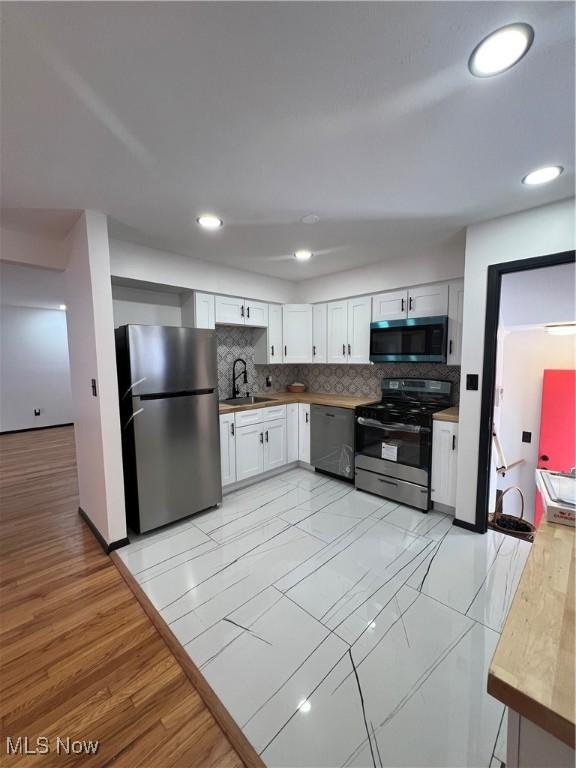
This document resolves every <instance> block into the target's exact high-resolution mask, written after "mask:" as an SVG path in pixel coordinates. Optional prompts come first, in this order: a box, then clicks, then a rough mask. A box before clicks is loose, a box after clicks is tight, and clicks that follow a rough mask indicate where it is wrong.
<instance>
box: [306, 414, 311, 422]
mask: <svg viewBox="0 0 576 768" xmlns="http://www.w3.org/2000/svg"><path fill="white" fill-rule="evenodd" d="M309 418H310V414H309V413H308V411H306V424H308V420H309Z"/></svg>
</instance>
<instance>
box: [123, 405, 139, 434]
mask: <svg viewBox="0 0 576 768" xmlns="http://www.w3.org/2000/svg"><path fill="white" fill-rule="evenodd" d="M143 411H144V408H138V410H137V411H134V413H133V414H132V416H130V418H129V419H128V421H127V422H126V424H124V426H123V427H122V431H124V430H125V429H127V428H128V425H129V424H130V422H131V421H132V419H133V418H134V417H135V416H138V414H139V413H142V412H143Z"/></svg>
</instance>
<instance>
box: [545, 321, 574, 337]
mask: <svg viewBox="0 0 576 768" xmlns="http://www.w3.org/2000/svg"><path fill="white" fill-rule="evenodd" d="M544 330H545V331H546V333H550V334H552V336H572V335H574V334H576V323H554V324H552V325H545V326H544Z"/></svg>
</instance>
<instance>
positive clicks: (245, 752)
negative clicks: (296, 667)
mask: <svg viewBox="0 0 576 768" xmlns="http://www.w3.org/2000/svg"><path fill="white" fill-rule="evenodd" d="M110 559H111V560H112V562H113V563H114V565H115V566H116V568H117V569H118V570H119V571H120V574H121V575H122V577H123V579H124V581H125V582H126V584H127V585H128V587H129V588H130V590H131V591H132V592H133V594H134V596H135V597H136V599H137V600H138V602H139V603H140V605H141V606H142V608H143V609H144V611H145V612H146V614H147V616H148V618H149V619H150V621H151V622H152V624H154V626H155V627H156V629H157V630H158V632H159V634H160V636H161V637H162V639H163V640H164V642H165V643H166V645H167V646H168V649H169V650H170V652H171V653H172V654H173V656H174V657H175V658H176V660H177V661H178V663H179V664H180V666H181V667H182V669H183V670H184V673H185V675H186V677H188V679H189V680H190V682H191V683H192V685H193V686H194V687H195V688H196V689H197V691H198V693H199V694H200V697H201V698H202V700H203V702H204V703H205V704H206V706H207V708H208V709H209V710H210V712H211V713H212V715H213V716H214V719H215V720H216V722H217V723H218V725H219V726H220V727H221V728H222V730H223V731H224V733H225V734H226V736H227V738H228V741H229V742H230V744H231V745H232V746H233V748H234V749H235V750H236V752H238V754H239V755H240V757H241V759H242V760H243V762H244V764H245V765H246V766H247V768H265V765H264V763H263V762H262V759H261V758H260V755H259V754H258V753H257V752H256V750H255V749H254V747H253V746H252V745H251V744H250V742H249V741H248V739H247V738H246V736H245V735H244V734H243V733H242V731H241V730H240V728H239V726H238V725H237V723H236V722H235V721H234V719H233V718H232V716H231V715H230V713H229V712H228V710H227V709H226V707H225V706H224V705H223V704H222V702H221V701H220V699H219V698H218V696H217V695H216V694H215V693H214V691H213V689H212V687H211V686H210V684H209V683H208V681H207V680H206V679H205V677H204V676H203V674H202V673H201V672H200V670H199V669H198V667H197V666H196V664H194V662H193V661H192V659H191V658H190V656H188V654H187V653H186V651H185V650H184V648H183V647H182V645H180V643H179V642H178V640H177V639H176V637H175V636H174V635H173V633H172V630H171V629H170V627H169V626H168V624H166V622H165V621H164V619H163V618H162V616H161V615H160V613H159V612H158V611H157V610H156V608H155V607H154V605H153V604H152V602H151V601H150V599H149V597H148V595H146V593H145V592H144V591H143V589H142V587H141V586H140V584H138V582H137V581H136V579H135V578H134V576H133V575H132V574H131V573H130V571H129V570H128V568H127V566H126V564H125V563H124V561H123V560H122V558H121V557H120V556H119V555H118V553H117V552H113V553H112V554H111V556H110Z"/></svg>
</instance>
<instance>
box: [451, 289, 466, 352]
mask: <svg viewBox="0 0 576 768" xmlns="http://www.w3.org/2000/svg"><path fill="white" fill-rule="evenodd" d="M463 315H464V280H454V281H453V282H451V283H449V285H448V359H447V363H448V365H460V363H461V361H462V317H463Z"/></svg>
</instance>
